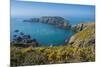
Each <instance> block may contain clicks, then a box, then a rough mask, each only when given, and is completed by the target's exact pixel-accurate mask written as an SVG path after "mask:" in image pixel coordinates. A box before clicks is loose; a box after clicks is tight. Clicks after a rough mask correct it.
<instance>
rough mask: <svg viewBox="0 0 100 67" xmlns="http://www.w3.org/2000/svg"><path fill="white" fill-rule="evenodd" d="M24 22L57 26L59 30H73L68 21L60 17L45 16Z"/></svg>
mask: <svg viewBox="0 0 100 67" xmlns="http://www.w3.org/2000/svg"><path fill="white" fill-rule="evenodd" d="M24 22H41V23H46V24H51V25H55V26H56V27H59V28H65V29H66V28H67V29H68V28H71V25H70V24H69V22H68V20H65V19H64V18H62V17H59V16H43V17H40V18H30V19H28V20H24Z"/></svg>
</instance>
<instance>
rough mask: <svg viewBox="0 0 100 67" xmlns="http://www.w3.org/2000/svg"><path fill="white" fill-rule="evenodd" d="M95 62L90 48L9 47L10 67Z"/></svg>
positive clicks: (93, 51)
mask: <svg viewBox="0 0 100 67" xmlns="http://www.w3.org/2000/svg"><path fill="white" fill-rule="evenodd" d="M88 61H91V62H92V61H95V49H94V46H91V47H84V48H82V47H69V46H55V47H37V48H32V47H29V48H18V47H11V65H12V66H18V65H37V64H38V65H39V64H53V63H70V62H72V63H74V62H88Z"/></svg>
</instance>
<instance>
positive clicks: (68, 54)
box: [11, 23, 95, 66]
mask: <svg viewBox="0 0 100 67" xmlns="http://www.w3.org/2000/svg"><path fill="white" fill-rule="evenodd" d="M77 28H78V27H77ZM78 29H81V30H79V31H78V32H77V33H76V34H74V35H73V36H72V37H71V38H70V39H69V42H68V43H65V44H64V46H45V47H42V46H41V47H39V45H38V42H37V41H36V40H35V39H32V38H31V37H30V36H29V35H25V34H22V33H21V35H20V37H19V36H17V35H16V36H14V37H15V39H14V41H13V42H12V43H11V66H24V65H41V64H59V63H76V62H93V61H95V24H94V23H92V24H91V23H89V24H84V26H82V27H81V28H80V26H79V28H78Z"/></svg>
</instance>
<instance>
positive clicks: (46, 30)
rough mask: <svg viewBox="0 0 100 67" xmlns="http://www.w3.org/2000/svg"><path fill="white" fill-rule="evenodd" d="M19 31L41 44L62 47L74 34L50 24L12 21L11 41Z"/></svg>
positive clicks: (21, 20) (20, 20)
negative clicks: (16, 31) (15, 31)
mask: <svg viewBox="0 0 100 67" xmlns="http://www.w3.org/2000/svg"><path fill="white" fill-rule="evenodd" d="M16 29H17V30H19V31H21V32H23V33H25V34H28V35H30V36H31V37H32V38H35V39H36V40H37V41H38V42H39V44H43V45H62V44H64V43H65V40H67V39H69V37H70V36H71V35H72V34H74V32H73V31H71V30H65V29H60V28H57V27H55V26H52V25H50V24H43V23H36V22H35V23H30V22H23V19H11V39H12V35H14V30H16Z"/></svg>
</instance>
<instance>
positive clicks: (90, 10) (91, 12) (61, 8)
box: [11, 0, 95, 18]
mask: <svg viewBox="0 0 100 67" xmlns="http://www.w3.org/2000/svg"><path fill="white" fill-rule="evenodd" d="M11 16H13V17H23V16H24V17H31V16H33V17H35V16H36V17H40V16H64V17H89V18H91V17H92V18H94V17H95V6H90V5H84V6H83V5H72V4H54V3H39V2H24V1H16V0H11Z"/></svg>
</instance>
